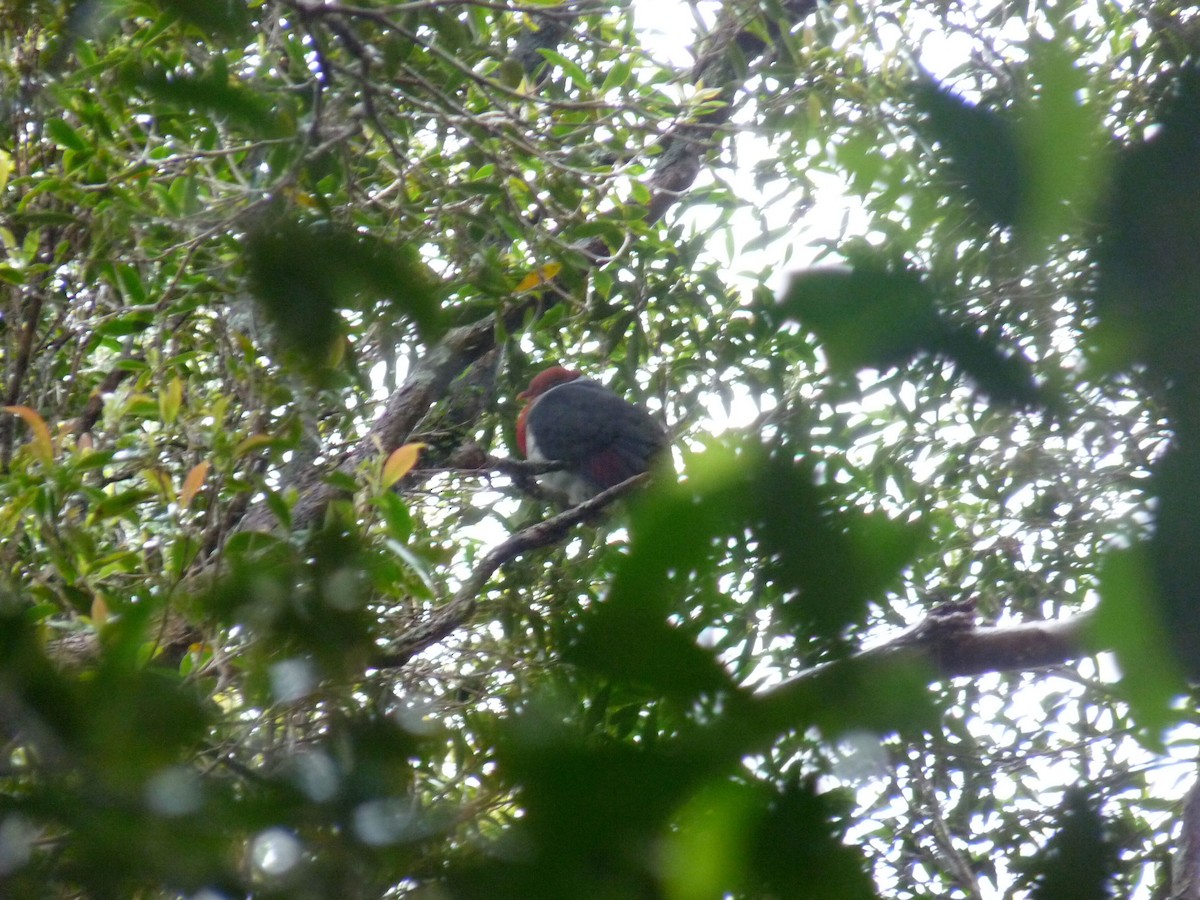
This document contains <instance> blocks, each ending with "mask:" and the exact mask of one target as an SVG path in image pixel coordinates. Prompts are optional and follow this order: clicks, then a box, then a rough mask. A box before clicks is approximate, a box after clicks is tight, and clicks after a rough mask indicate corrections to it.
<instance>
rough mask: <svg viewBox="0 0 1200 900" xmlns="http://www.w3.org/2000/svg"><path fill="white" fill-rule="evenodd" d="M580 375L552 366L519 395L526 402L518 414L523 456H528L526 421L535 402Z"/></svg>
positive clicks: (518, 433) (518, 447) (519, 445)
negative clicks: (549, 391)
mask: <svg viewBox="0 0 1200 900" xmlns="http://www.w3.org/2000/svg"><path fill="white" fill-rule="evenodd" d="M580 374H581V373H579V372H576V371H574V370H572V369H568V368H566V367H564V366H551V367H550V368H548V369H546V370H544V371H542V372H538V373H537V374H536V375H534V376H533V380H532V381H531V382H529V387H527V388H525V390H523V391H521V393H519V394H517V399H518V400H524V401H525V406H524V407H522V409H521V411H520V412H519V413H517V449H518V450H520V451H521V455H522V456H528V453H527V446H526V439H525V419H526V418H528V416H529V410H530V409H531V408H532V406H533V401H534V400H536V399H537V398H538V397H540V396H542V394H544V393H546V391H548V390H550V388H552V387H558V386H559V385H560V384H566V383H567V382H568V381H574V380H575V379H576V378H578V377H579V376H580Z"/></svg>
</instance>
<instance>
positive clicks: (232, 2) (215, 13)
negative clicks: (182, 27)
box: [157, 0, 250, 38]
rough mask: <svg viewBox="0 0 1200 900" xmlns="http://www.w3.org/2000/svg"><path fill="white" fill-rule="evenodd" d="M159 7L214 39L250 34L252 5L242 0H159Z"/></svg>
mask: <svg viewBox="0 0 1200 900" xmlns="http://www.w3.org/2000/svg"><path fill="white" fill-rule="evenodd" d="M157 2H158V5H159V6H161V7H162V8H163V9H165V10H169V11H170V12H173V13H175V14H176V15H178V16H179V17H180V18H181V19H183V20H184V21H185V22H189V23H191V24H192V25H195V26H196V27H197V28H199V29H201V30H202V31H205V32H207V33H208V34H210V35H213V36H214V37H223V38H239V37H241V36H244V35H246V34H247V32H248V28H249V25H250V5H249V4H247V3H243V2H240V0H157Z"/></svg>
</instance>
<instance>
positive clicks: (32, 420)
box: [4, 406, 54, 465]
mask: <svg viewBox="0 0 1200 900" xmlns="http://www.w3.org/2000/svg"><path fill="white" fill-rule="evenodd" d="M4 411H5V412H10V413H12V414H13V415H14V416H20V417H21V418H22V419H23V420H24V422H25V424H26V425H28V426H29V430H30V431H32V432H33V453H34V455H35V456H36V457H37V458H38V459H40V460H41V461H42V462H43V463H45V464H46V465H50V463H52V462H53V461H54V442H53V441H52V440H51V439H50V429H49V428H47V427H46V420H45V419H43V418H42V417H41V416H39V415H38V414H37V413H36V412H34V411H33V410H32V409H30V408H29V407H28V406H6V407H4Z"/></svg>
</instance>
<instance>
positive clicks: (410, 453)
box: [382, 443, 426, 491]
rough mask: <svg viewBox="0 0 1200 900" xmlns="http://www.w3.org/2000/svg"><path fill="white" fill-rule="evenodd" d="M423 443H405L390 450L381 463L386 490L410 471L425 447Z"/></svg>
mask: <svg viewBox="0 0 1200 900" xmlns="http://www.w3.org/2000/svg"><path fill="white" fill-rule="evenodd" d="M425 446H426V445H425V444H420V443H416V444H405V445H404V446H403V447H397V448H396V449H395V450H393V451H392V455H391V456H389V457H388V458H387V462H385V463H384V464H383V479H382V482H383V489H384V490H385V491H386V490H387V489H388V488H390V487H391V486H392V485H393V484H395V483H396V482H397V481H399V480H400V479H401V478H403V477H404V476H405V475H407V474H408V473H409V472H411V471H412V469H413V466H415V465H416V464H417V457H418V456H420V455H421V451H422V450H423V449H424V448H425Z"/></svg>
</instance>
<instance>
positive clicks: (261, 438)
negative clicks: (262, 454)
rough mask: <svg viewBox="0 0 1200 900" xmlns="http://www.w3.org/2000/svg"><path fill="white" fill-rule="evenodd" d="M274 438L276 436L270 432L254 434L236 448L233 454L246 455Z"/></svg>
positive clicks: (237, 455) (236, 455)
mask: <svg viewBox="0 0 1200 900" xmlns="http://www.w3.org/2000/svg"><path fill="white" fill-rule="evenodd" d="M274 440H275V438H273V437H271V436H270V435H269V434H252V435H250V437H248V438H246V439H245V440H243V441H242V442H241V443H240V444H238V445H237V446H236V447H235V448H234V450H233V455H234V456H235V457H241V456H245V455H246V454H247V453H249V452H250V451H251V450H254V449H256V448H258V447H262V446H263V445H264V444H269V443H271V442H272V441H274Z"/></svg>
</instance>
